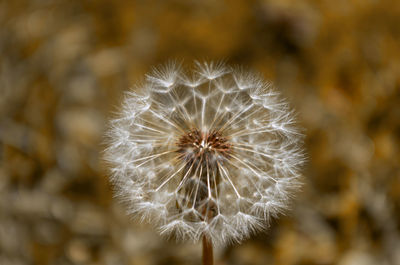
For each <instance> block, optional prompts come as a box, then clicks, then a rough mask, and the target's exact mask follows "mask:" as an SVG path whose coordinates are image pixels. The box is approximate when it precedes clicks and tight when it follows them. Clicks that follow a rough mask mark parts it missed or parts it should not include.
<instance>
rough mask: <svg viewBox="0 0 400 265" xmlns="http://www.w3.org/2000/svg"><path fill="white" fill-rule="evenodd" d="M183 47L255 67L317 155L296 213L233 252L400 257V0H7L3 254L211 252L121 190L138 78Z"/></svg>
mask: <svg viewBox="0 0 400 265" xmlns="http://www.w3.org/2000/svg"><path fill="white" fill-rule="evenodd" d="M169 59H178V60H184V62H185V63H189V64H190V63H191V62H192V60H193V59H200V60H203V59H206V60H219V59H224V60H226V61H227V63H229V64H243V65H245V66H248V67H250V68H252V69H255V70H256V71H259V72H260V73H262V75H263V76H265V78H266V79H270V80H272V81H273V82H274V83H275V85H276V86H277V87H279V89H280V91H281V92H282V93H283V94H284V96H285V97H287V98H288V99H289V102H290V103H291V105H292V106H293V107H294V108H295V109H296V110H297V112H298V118H299V121H300V124H301V125H302V126H303V127H304V128H305V134H306V144H305V145H306V150H307V154H308V157H309V162H308V164H307V166H306V167H305V168H304V183H305V184H304V187H303V188H302V190H301V191H299V193H298V196H297V199H296V200H295V201H294V203H293V207H292V208H293V209H292V211H290V212H289V213H288V214H287V215H286V216H282V217H281V218H280V219H279V220H274V221H273V222H272V223H271V227H270V229H269V231H268V232H267V233H265V234H258V235H257V236H254V237H252V238H251V239H249V240H247V241H245V242H244V243H243V244H241V245H233V246H227V247H225V248H218V249H216V250H215V255H216V260H217V263H216V264H219V265H225V264H226V265H228V264H238V265H239V264H276V265H278V264H287V265H290V264H299V265H300V264H301V265H306V264H321V265H329V264H339V265H370V264H379V265H381V264H382V265H386V264H387V265H398V264H400V229H399V226H400V153H399V149H400V1H396V0H393V1H385V0H383V1H376V0H352V1H347V0H339V1H329V0H325V1H316V0H310V1H296V0H283V1H282V0H281V1H269V0H242V1H239V0H225V1H222V0H220V1H216V0H215V1H213V0H202V1H199V0H173V1H166V0H158V1H144V0H142V1H140V0H136V1H122V0H114V1H105V0H96V1H95V0H91V1H90V0H89V1H71V0H31V1H24V0H17V1H6V0H3V1H0V113H1V114H0V264H1V265H30V264H32V265H33V264H40V265H41V264H50V265H53V264H57V265H69V264H87V265H100V264H106V265H152V264H200V261H201V245H193V244H182V243H175V242H170V241H167V240H165V239H163V238H162V237H160V236H159V235H158V234H157V233H156V232H155V231H153V230H152V229H151V227H149V226H146V225H139V224H135V223H134V222H132V221H131V220H129V218H128V217H127V216H126V215H125V213H124V210H123V209H122V207H121V206H120V205H119V204H118V203H117V202H115V200H113V197H112V192H111V188H110V184H109V182H108V176H107V168H106V167H105V165H104V163H103V162H102V150H103V149H104V145H103V144H102V141H103V134H104V130H105V127H106V124H107V120H108V119H109V117H110V116H112V113H113V111H115V110H116V109H117V106H118V105H119V104H120V101H121V97H122V93H123V91H126V90H128V89H129V88H130V87H132V86H133V85H134V84H135V83H137V82H139V81H140V80H141V79H143V75H144V74H145V73H146V72H147V71H149V70H150V69H151V67H152V66H154V65H158V64H160V63H163V62H165V61H167V60H169Z"/></svg>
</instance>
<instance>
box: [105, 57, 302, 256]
mask: <svg viewBox="0 0 400 265" xmlns="http://www.w3.org/2000/svg"><path fill="white" fill-rule="evenodd" d="M294 116H295V115H294V113H293V111H291V110H290V109H289V107H288V105H287V104H286V103H285V101H284V100H283V99H282V98H281V97H280V95H279V93H278V92H277V91H275V90H274V89H273V87H272V85H271V84H270V83H268V82H265V81H263V80H262V78H260V77H259V76H257V75H255V74H252V73H250V72H247V71H245V70H243V69H242V68H230V67H227V66H225V65H224V64H222V63H199V62H196V64H195V66H194V68H193V69H192V71H191V72H190V71H189V72H185V71H183V70H182V69H181V67H180V66H179V65H177V64H174V63H169V64H167V65H165V66H163V67H161V68H158V69H155V70H154V71H153V72H152V73H151V74H149V75H147V78H146V81H145V82H144V84H143V85H141V86H138V87H137V89H135V90H134V91H133V92H128V93H127V94H126V97H125V100H124V102H123V105H122V108H121V112H120V113H119V114H118V117H117V118H115V119H114V120H112V121H111V126H110V129H109V132H108V138H109V147H108V148H107V150H106V157H107V160H108V161H109V162H110V164H111V170H112V177H111V180H112V182H113V184H114V185H115V187H116V191H117V196H118V197H120V198H121V199H122V200H123V201H124V202H126V205H127V209H128V213H129V214H131V215H132V216H134V217H138V218H140V219H141V220H143V221H148V222H151V223H152V224H154V225H155V226H156V227H157V229H158V230H159V232H160V233H161V234H163V235H169V236H174V237H175V238H177V239H182V240H191V241H194V242H196V241H198V240H200V239H203V247H204V250H203V251H205V252H204V255H205V256H210V253H211V250H212V244H226V243H230V242H240V241H242V240H243V239H246V238H248V237H249V236H250V235H251V234H253V233H255V232H257V231H260V230H264V229H266V228H267V227H268V221H269V219H270V218H271V217H275V216H277V215H278V213H280V212H282V211H283V210H285V209H286V208H287V207H288V203H289V201H290V200H289V199H290V197H291V195H292V194H293V192H294V191H295V190H296V189H297V188H298V187H299V181H298V179H299V176H300V173H299V168H300V166H301V165H302V163H303V162H304V157H303V153H302V149H301V142H302V135H301V134H300V133H299V130H298V129H297V128H296V124H295V123H296V121H295V117H294ZM209 259H212V258H209V257H208V258H207V257H205V260H206V261H205V263H206V262H207V260H209Z"/></svg>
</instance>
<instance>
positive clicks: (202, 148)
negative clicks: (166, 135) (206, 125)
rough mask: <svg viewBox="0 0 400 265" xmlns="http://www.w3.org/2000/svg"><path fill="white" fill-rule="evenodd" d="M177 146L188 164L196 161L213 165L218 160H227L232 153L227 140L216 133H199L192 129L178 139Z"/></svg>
mask: <svg viewBox="0 0 400 265" xmlns="http://www.w3.org/2000/svg"><path fill="white" fill-rule="evenodd" d="M177 145H178V147H179V149H178V152H179V153H181V154H182V157H183V158H184V159H185V160H187V161H188V162H196V161H194V160H198V161H203V162H205V161H208V162H209V163H213V161H216V160H219V159H227V158H229V157H230V154H231V151H232V145H231V144H230V143H229V142H228V139H227V138H226V137H224V136H223V135H222V134H221V133H220V132H218V131H211V132H200V131H199V130H197V129H192V130H190V131H189V132H187V133H186V134H184V135H182V136H181V137H180V138H179V140H178V142H177Z"/></svg>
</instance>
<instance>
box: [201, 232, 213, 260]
mask: <svg viewBox="0 0 400 265" xmlns="http://www.w3.org/2000/svg"><path fill="white" fill-rule="evenodd" d="M202 264H203V265H213V264H214V257H213V245H212V242H211V239H210V238H209V237H207V236H206V235H203V263H202Z"/></svg>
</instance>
